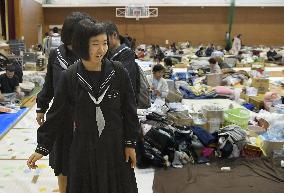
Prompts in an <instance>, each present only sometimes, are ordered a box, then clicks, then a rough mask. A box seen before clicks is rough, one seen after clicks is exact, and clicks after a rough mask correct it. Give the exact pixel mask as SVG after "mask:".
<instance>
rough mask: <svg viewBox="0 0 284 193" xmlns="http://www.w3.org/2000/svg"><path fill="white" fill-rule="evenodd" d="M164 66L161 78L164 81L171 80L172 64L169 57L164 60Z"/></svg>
mask: <svg viewBox="0 0 284 193" xmlns="http://www.w3.org/2000/svg"><path fill="white" fill-rule="evenodd" d="M164 66H165V71H164V76H163V77H164V78H165V79H171V78H172V76H173V62H172V59H171V58H170V57H166V58H165V59H164Z"/></svg>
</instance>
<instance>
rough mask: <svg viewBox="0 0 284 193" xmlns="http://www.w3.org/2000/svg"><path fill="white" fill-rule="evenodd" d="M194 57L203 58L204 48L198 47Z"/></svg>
mask: <svg viewBox="0 0 284 193" xmlns="http://www.w3.org/2000/svg"><path fill="white" fill-rule="evenodd" d="M195 55H196V56H198V57H203V56H205V53H204V48H203V47H200V48H199V50H197V52H196V53H195Z"/></svg>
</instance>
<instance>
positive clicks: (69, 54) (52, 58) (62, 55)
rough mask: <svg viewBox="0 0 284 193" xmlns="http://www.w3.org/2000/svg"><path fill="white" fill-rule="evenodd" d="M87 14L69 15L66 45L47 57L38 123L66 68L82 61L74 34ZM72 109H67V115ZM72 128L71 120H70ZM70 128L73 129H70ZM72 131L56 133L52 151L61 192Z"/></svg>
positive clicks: (50, 162) (63, 32)
mask: <svg viewBox="0 0 284 193" xmlns="http://www.w3.org/2000/svg"><path fill="white" fill-rule="evenodd" d="M89 17H90V16H88V15H87V14H85V13H80V12H73V13H71V14H70V15H69V16H67V17H66V19H65V21H64V24H63V28H62V42H63V45H61V46H59V47H58V48H57V49H54V50H52V51H51V53H50V55H49V58H48V65H47V74H46V78H45V83H44V85H43V88H42V90H41V92H40V93H39V94H38V95H37V118H36V119H37V122H38V124H39V125H42V124H43V122H44V114H45V112H46V111H47V109H48V107H49V103H50V101H51V99H52V98H53V97H54V93H55V91H56V89H57V87H58V81H59V79H60V76H61V73H62V71H63V70H66V69H67V68H68V67H69V66H70V65H72V64H73V63H75V62H76V61H78V60H79V58H78V57H77V56H76V55H75V54H74V53H73V51H72V49H71V41H72V34H73V32H74V28H75V25H77V24H78V23H79V21H81V20H82V19H85V18H89ZM69 113H70V112H65V116H66V117H70V115H68V114H69ZM67 122H68V123H69V124H66V125H64V126H67V127H69V128H73V123H72V120H71V119H69V121H67ZM68 131H70V130H68ZM71 140H72V132H64V133H63V132H62V133H59V134H58V135H57V136H56V140H55V143H54V146H53V148H52V152H51V153H50V154H49V165H50V166H51V168H52V169H53V170H54V173H55V175H56V176H58V185H59V191H60V193H65V192H66V184H67V177H66V176H67V173H68V159H69V147H70V145H71Z"/></svg>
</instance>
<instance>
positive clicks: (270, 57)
mask: <svg viewBox="0 0 284 193" xmlns="http://www.w3.org/2000/svg"><path fill="white" fill-rule="evenodd" d="M266 55H267V59H268V61H278V60H281V59H282V56H281V55H280V54H277V52H276V51H275V49H274V48H273V47H270V50H269V51H268V52H267V53H266Z"/></svg>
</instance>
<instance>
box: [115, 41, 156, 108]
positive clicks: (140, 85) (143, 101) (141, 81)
mask: <svg viewBox="0 0 284 193" xmlns="http://www.w3.org/2000/svg"><path fill="white" fill-rule="evenodd" d="M127 49H130V48H128V47H125V48H123V49H121V50H120V51H119V52H117V53H116V54H115V55H114V56H113V57H112V58H111V59H113V58H115V57H117V56H118V55H119V54H122V53H123V51H125V50H127ZM131 51H132V50H131ZM135 67H136V88H134V89H135V93H136V102H137V108H138V109H147V108H149V107H151V99H150V92H149V88H150V85H149V83H148V81H147V78H146V76H145V74H144V72H143V70H142V68H141V67H140V66H139V65H138V63H137V62H135Z"/></svg>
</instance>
